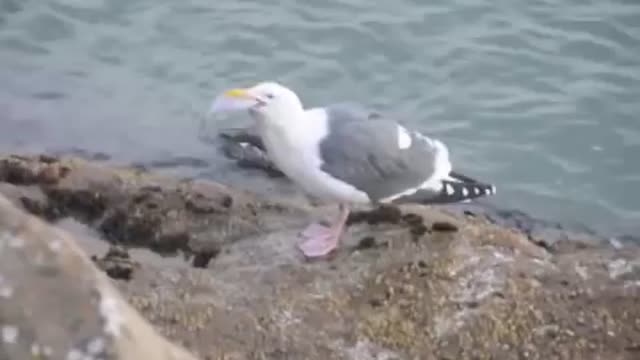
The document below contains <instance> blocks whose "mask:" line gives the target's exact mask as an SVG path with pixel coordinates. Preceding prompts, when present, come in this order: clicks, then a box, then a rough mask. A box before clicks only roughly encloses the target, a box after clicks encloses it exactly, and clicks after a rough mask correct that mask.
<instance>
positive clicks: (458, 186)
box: [394, 174, 497, 204]
mask: <svg viewBox="0 0 640 360" xmlns="http://www.w3.org/2000/svg"><path fill="white" fill-rule="evenodd" d="M451 177H452V178H453V180H442V188H441V189H440V191H439V192H437V193H434V192H433V190H427V189H424V190H422V189H418V191H416V192H415V193H413V194H411V195H406V196H402V197H400V198H398V199H396V200H395V201H394V202H397V203H409V202H414V203H421V204H450V203H459V202H466V201H469V200H472V199H476V198H480V197H486V196H492V195H495V194H496V192H497V188H496V186H495V185H493V184H485V183H481V182H478V181H475V180H473V179H471V178H468V177H464V178H465V179H469V180H471V181H461V180H462V176H454V175H453V174H452V175H451Z"/></svg>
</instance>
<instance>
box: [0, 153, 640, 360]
mask: <svg viewBox="0 0 640 360" xmlns="http://www.w3.org/2000/svg"><path fill="white" fill-rule="evenodd" d="M5 159H6V158H5ZM9 163H10V164H9V165H7V162H2V161H0V176H2V174H6V173H7V170H3V168H4V169H7V166H9V167H18V168H19V171H17V173H19V174H22V176H21V177H8V178H7V177H4V178H2V177H0V179H4V181H5V182H7V179H11V180H13V182H12V183H11V185H12V187H9V188H10V189H11V190H10V192H11V193H12V194H14V195H16V194H17V193H20V194H21V196H30V193H31V191H32V190H33V192H34V196H33V199H34V201H35V200H37V201H38V203H39V204H41V206H40V207H36V208H41V209H43V210H42V211H41V212H40V213H41V214H42V215H40V216H41V217H42V218H45V219H49V220H51V219H53V220H54V221H59V219H61V218H63V217H69V216H71V217H75V218H76V219H78V221H81V222H83V223H84V224H86V225H87V226H89V227H90V228H91V229H93V230H95V231H96V234H97V236H98V237H99V238H103V239H105V240H101V239H94V240H95V241H87V240H81V241H80V240H79V241H77V244H80V246H82V247H83V248H84V249H85V251H87V252H90V253H96V250H95V249H94V248H93V246H94V245H93V244H94V243H96V242H100V243H104V242H110V243H112V244H109V245H113V244H118V246H124V247H125V248H126V249H127V253H128V254H129V259H130V260H131V261H134V262H136V263H138V264H140V265H139V267H136V268H135V271H134V272H133V276H132V277H131V278H130V279H129V280H115V279H114V280H112V281H113V283H114V284H115V285H116V286H117V288H118V289H119V290H120V292H121V293H122V294H123V295H124V296H125V297H126V298H127V299H128V301H129V303H130V304H131V305H132V306H133V307H134V308H135V309H137V310H138V311H139V312H140V314H141V315H142V316H143V317H144V318H145V319H146V320H147V321H149V322H150V323H151V324H153V325H154V326H155V327H156V329H157V331H158V332H159V333H160V334H162V335H164V336H166V337H167V338H170V339H172V340H173V341H175V342H176V343H179V344H181V345H183V346H184V347H185V348H187V349H189V350H191V351H192V352H193V353H194V354H195V355H196V356H199V357H200V358H202V359H207V358H209V359H219V358H237V359H282V358H292V359H310V360H315V359H339V360H341V359H345V360H346V359H363V358H364V359H376V358H378V359H383V358H386V359H430V358H443V359H444V358H450V359H461V360H464V359H476V358H524V357H526V358H528V359H549V358H557V359H572V358H616V359H635V358H637V351H636V350H634V349H636V348H637V345H638V341H637V339H639V338H640V326H638V324H640V307H638V306H637V299H638V296H640V264H638V263H637V261H636V260H635V259H638V258H640V248H639V247H638V245H634V244H626V243H624V244H620V246H619V247H613V246H609V245H608V244H592V245H589V246H584V247H580V248H575V249H574V250H573V251H571V252H568V251H561V252H556V251H549V250H547V249H545V247H541V246H537V245H536V244H534V243H532V242H531V241H530V239H529V236H528V235H527V234H523V233H522V232H520V231H517V230H515V229H513V228H505V227H502V226H498V225H496V224H494V223H492V222H491V221H489V220H488V219H487V218H486V217H484V216H473V217H469V216H466V215H464V214H455V213H452V212H449V211H443V208H441V207H427V206H416V205H403V206H400V207H391V206H388V207H384V208H376V209H372V210H371V209H366V208H361V209H360V208H359V209H355V211H354V213H353V214H352V217H350V222H349V226H348V228H347V232H346V235H345V236H344V237H343V239H342V240H341V241H342V242H341V245H340V247H339V249H338V250H337V251H336V252H335V253H334V254H333V255H332V257H331V258H330V259H328V260H325V261H314V262H308V261H306V260H305V258H304V257H303V256H302V255H301V254H300V253H299V252H298V250H297V249H296V247H295V241H296V240H295V239H296V235H297V233H298V232H299V231H300V230H301V229H302V228H304V226H306V225H307V223H308V222H309V221H311V220H317V219H318V218H320V217H322V216H326V215H335V213H334V212H335V207H332V206H308V204H303V203H300V202H297V201H295V202H289V201H288V200H285V199H268V198H262V197H258V196H255V195H252V194H248V193H245V192H240V191H237V190H234V189H232V188H228V187H225V186H222V185H220V184H215V183H210V182H206V181H197V182H196V181H187V180H181V181H178V180H174V179H171V178H166V177H160V176H158V175H155V174H153V173H147V172H136V171H134V170H131V169H126V168H110V167H107V166H106V165H97V164H94V163H89V162H85V161H79V160H74V159H65V158H61V159H56V160H55V161H53V162H49V165H51V164H52V163H57V164H58V165H59V166H65V167H67V168H69V169H70V170H69V171H68V173H67V174H66V175H65V177H62V178H59V179H58V180H57V181H53V182H51V181H46V182H45V181H41V180H39V178H38V177H37V176H31V175H30V174H32V173H34V171H32V170H33V169H37V168H39V167H41V166H45V165H43V164H42V162H41V160H40V159H38V158H37V157H19V158H17V159H16V158H14V157H11V158H10V161H9ZM3 164H4V165H3ZM47 166H48V165H47ZM11 171H13V170H11V169H9V170H8V172H11ZM16 179H23V180H24V179H27V180H29V181H26V182H25V184H21V183H20V182H16V181H15V180H16ZM195 184H197V185H195ZM0 191H2V190H0ZM38 191H39V192H40V194H41V198H38V197H37V196H35V192H38ZM61 193H62V194H64V196H62V195H61ZM228 199H231V200H230V201H229V200H228ZM14 203H16V205H17V206H21V207H23V208H25V209H27V207H24V206H23V205H22V203H21V202H20V201H17V202H14ZM114 214H117V216H116V215H114ZM114 217H115V218H116V220H117V221H116V220H113V218H114ZM109 219H111V220H109ZM109 221H111V223H112V225H110V226H105V222H107V223H108V222H109ZM114 223H115V224H116V225H117V226H116V225H113V224H114ZM437 223H449V224H453V225H455V227H456V229H457V231H424V232H423V233H422V234H421V235H420V236H419V241H416V234H415V230H414V229H417V228H418V227H424V228H426V229H427V230H428V229H432V228H433V227H434V224H437ZM143 225H144V226H143ZM436 227H438V225H436ZM180 233H182V234H188V235H189V236H188V239H187V240H184V239H180V237H179V236H176V237H174V238H173V239H174V240H173V241H175V242H172V241H170V240H171V238H169V239H167V234H180ZM74 234H76V233H75V232H74ZM81 234H83V232H77V235H76V236H77V237H80V236H84V235H81ZM176 238H177V240H175V239H176ZM363 239H371V240H363ZM373 239H375V240H373ZM158 242H160V243H161V244H166V243H169V244H171V246H169V245H165V246H158ZM383 244H384V246H382V245H383ZM107 248H108V247H106V248H103V249H101V250H100V251H98V252H97V253H99V254H100V255H102V254H104V253H105V252H106V251H107V250H106V249H107ZM167 248H170V249H174V251H173V252H168V251H167V250H166V249H167ZM141 249H152V250H153V251H154V252H153V253H151V252H147V253H143V252H141ZM354 250H359V251H354ZM207 251H209V253H208V254H212V253H213V254H217V255H215V257H212V258H211V259H210V261H209V262H208V264H207V266H206V268H205V267H194V266H193V265H194V263H195V262H197V263H198V264H203V263H204V262H205V259H202V258H199V259H198V260H197V261H196V256H195V254H199V253H200V254H207ZM173 254H175V255H173ZM12 261H13V262H14V263H15V262H18V263H23V264H22V265H21V266H23V267H26V268H29V266H32V265H31V263H29V262H27V261H26V259H25V258H20V257H15V258H14V259H12ZM89 263H90V262H89ZM3 266H5V265H4V263H3V264H0V269H4V268H3ZM6 266H10V265H6ZM69 274H70V275H69V276H71V275H73V276H83V274H80V273H78V274H75V273H74V272H69ZM23 283H24V284H29V287H31V286H32V285H31V283H30V282H29V281H26V282H23ZM34 284H35V285H34V286H41V285H40V284H41V283H39V282H35V283H34ZM54 285H55V284H49V285H47V284H45V285H43V286H44V287H43V288H42V289H41V290H39V291H49V290H48V289H49V287H47V286H54ZM0 294H2V288H0ZM61 296H62V295H61ZM69 296H70V297H71V298H72V299H74V298H75V296H76V295H75V293H73V292H70V293H69ZM44 299H46V297H43V296H40V297H38V299H36V300H39V301H40V302H37V301H36V300H33V301H34V302H33V304H34V305H33V306H34V307H39V308H49V305H48V304H47V303H46V302H45V300H44ZM74 301H76V300H71V301H70V303H73V304H76V306H78V307H79V310H78V311H79V312H80V313H81V310H82V309H83V308H82V307H81V305H77V304H78V303H77V302H75V303H74ZM77 301H78V302H80V300H77ZM41 311H42V312H44V310H41ZM3 314H4V312H3ZM43 316H44V315H43ZM7 334H8V335H9V337H10V338H11V337H12V336H11V335H13V333H12V332H11V331H9V333H7ZM611 334H613V335H611ZM58 336H60V337H63V336H67V335H66V334H65V333H64V332H60V334H59V335H58ZM68 336H69V337H71V338H72V337H73V334H71V335H68ZM525 354H526V355H525Z"/></svg>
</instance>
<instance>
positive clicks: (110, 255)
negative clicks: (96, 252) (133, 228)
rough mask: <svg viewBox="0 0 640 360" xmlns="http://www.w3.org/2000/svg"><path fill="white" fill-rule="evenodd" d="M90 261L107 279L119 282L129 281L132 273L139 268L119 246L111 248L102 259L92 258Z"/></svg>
mask: <svg viewBox="0 0 640 360" xmlns="http://www.w3.org/2000/svg"><path fill="white" fill-rule="evenodd" d="M91 260H93V261H94V263H95V264H96V266H97V267H98V268H99V269H101V270H103V271H104V272H106V273H107V275H109V277H111V278H113V279H119V280H131V277H132V276H133V271H134V270H135V269H136V268H139V267H140V264H139V263H137V262H135V261H133V259H131V257H130V256H129V253H128V252H127V250H126V249H125V248H123V247H120V246H111V247H110V248H109V250H108V251H107V253H106V254H105V255H104V256H103V257H102V258H98V257H97V256H92V257H91Z"/></svg>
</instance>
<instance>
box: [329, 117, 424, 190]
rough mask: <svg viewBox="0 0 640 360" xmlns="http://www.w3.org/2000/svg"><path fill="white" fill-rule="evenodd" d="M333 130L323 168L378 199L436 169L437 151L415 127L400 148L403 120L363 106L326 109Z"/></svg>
mask: <svg viewBox="0 0 640 360" xmlns="http://www.w3.org/2000/svg"><path fill="white" fill-rule="evenodd" d="M325 110H326V111H327V115H328V122H329V134H328V135H327V136H326V137H325V138H324V139H323V140H322V141H321V142H320V145H319V146H320V156H321V157H322V159H323V161H324V163H323V165H322V167H321V168H322V170H323V171H325V172H327V173H329V174H331V175H332V176H333V177H336V178H338V179H340V180H342V181H345V182H347V183H349V184H351V185H353V186H355V187H356V188H357V189H359V190H361V191H364V192H365V193H367V195H369V198H370V199H371V200H372V201H374V202H375V201H378V200H380V199H384V198H386V197H389V196H393V195H396V194H398V193H401V192H403V191H405V190H407V189H410V188H416V187H418V186H420V185H421V184H422V183H423V182H424V181H425V180H427V179H428V178H429V177H431V176H432V175H433V173H434V167H435V156H436V154H437V149H436V148H435V147H434V146H433V145H432V143H430V142H428V141H426V140H424V139H423V138H421V137H420V134H417V133H415V132H413V131H409V135H410V137H411V145H410V146H409V147H408V148H405V149H400V148H399V146H398V123H396V122H395V121H392V120H390V119H387V118H385V117H383V116H382V115H380V114H377V113H373V112H368V111H366V110H365V109H363V108H361V107H349V106H344V105H340V106H332V107H327V108H325Z"/></svg>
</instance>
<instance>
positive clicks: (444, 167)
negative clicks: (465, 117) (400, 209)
mask: <svg viewBox="0 0 640 360" xmlns="http://www.w3.org/2000/svg"><path fill="white" fill-rule="evenodd" d="M414 134H415V136H416V137H417V138H419V139H420V140H423V141H424V142H426V143H427V144H428V146H431V147H433V148H434V150H435V152H434V157H433V159H431V161H433V169H434V171H433V174H431V176H430V177H429V178H427V179H425V181H424V182H423V183H422V184H420V185H419V186H418V187H415V188H410V189H407V190H405V191H403V192H400V193H398V194H395V195H391V196H388V197H386V198H384V199H380V202H383V203H384V202H391V201H394V200H395V199H398V198H401V197H403V196H409V195H413V194H415V193H416V192H418V190H430V191H433V192H439V191H440V190H442V180H443V179H447V178H448V177H449V173H450V172H451V162H449V149H447V147H446V146H445V145H444V144H443V143H442V142H441V141H439V140H436V139H433V140H432V139H429V138H428V137H426V136H424V135H422V134H420V133H419V132H414ZM425 161H429V159H425ZM445 190H447V192H449V189H445ZM453 192H454V189H453V187H451V193H450V194H449V195H451V194H453Z"/></svg>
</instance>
